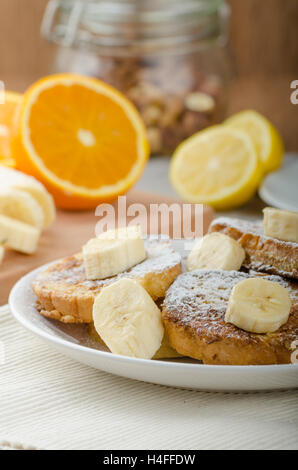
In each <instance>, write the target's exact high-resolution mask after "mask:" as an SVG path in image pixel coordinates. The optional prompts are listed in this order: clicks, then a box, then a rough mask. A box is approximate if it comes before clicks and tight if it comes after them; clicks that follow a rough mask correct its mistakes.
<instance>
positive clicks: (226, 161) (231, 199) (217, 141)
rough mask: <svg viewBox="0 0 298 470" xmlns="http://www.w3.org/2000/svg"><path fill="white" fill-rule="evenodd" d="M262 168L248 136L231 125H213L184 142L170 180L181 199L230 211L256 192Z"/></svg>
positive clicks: (174, 156)
mask: <svg viewBox="0 0 298 470" xmlns="http://www.w3.org/2000/svg"><path fill="white" fill-rule="evenodd" d="M261 176H262V167H261V164H260V160H259V158H258V155H257V151H256V148H255V146H254V144H253V142H252V141H251V139H250V138H249V136H248V135H247V134H246V133H245V132H242V131H240V130H238V129H234V128H232V127H229V126H213V127H211V128H209V129H207V130H204V131H201V132H199V133H197V134H195V135H194V136H192V137H191V138H189V139H187V140H186V141H184V142H183V143H182V144H181V145H180V146H179V147H178V148H177V150H176V151H175V153H174V155H173V158H172V160H171V165H170V174H169V177H170V181H171V183H172V185H173V187H174V188H175V189H176V191H177V192H178V193H179V194H180V196H181V197H182V199H183V200H184V201H187V202H192V203H204V204H209V205H211V206H212V207H214V208H215V209H220V210H223V209H230V208H233V207H238V206H240V205H242V204H244V203H245V202H247V201H248V200H249V199H250V198H251V197H252V196H253V195H254V193H255V192H256V189H257V187H258V184H259V182H260V179H261Z"/></svg>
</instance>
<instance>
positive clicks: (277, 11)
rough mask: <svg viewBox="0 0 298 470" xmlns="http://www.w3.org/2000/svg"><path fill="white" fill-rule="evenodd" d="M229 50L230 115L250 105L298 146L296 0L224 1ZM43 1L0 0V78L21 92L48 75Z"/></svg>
mask: <svg viewBox="0 0 298 470" xmlns="http://www.w3.org/2000/svg"><path fill="white" fill-rule="evenodd" d="M229 3H230V5H231V7H232V18H231V27H230V49H231V54H232V55H233V58H234V64H235V72H236V75H235V79H234V81H233V83H232V84H231V95H230V104H229V114H230V113H232V112H235V111H238V110H240V109H243V108H247V107H252V108H255V109H257V110H259V111H260V112H263V113H264V114H266V115H267V116H268V117H270V119H271V120H272V121H273V122H274V123H275V124H276V125H277V126H278V127H279V129H280V130H281V132H282V134H283V136H284V139H285V141H286V146H287V149H288V150H296V151H298V132H297V124H298V105H296V106H295V105H293V104H291V102H290V94H291V89H290V83H291V81H292V80H295V79H296V80H298V32H297V31H298V0H266V1H264V0H263V1H260V0H229ZM46 4H47V0H0V80H3V81H4V82H5V84H6V87H7V89H15V90H17V91H23V90H24V89H25V88H26V87H27V86H28V85H29V84H30V83H31V82H32V81H33V80H35V79H37V78H38V77H40V76H42V75H45V74H48V73H49V72H50V71H51V64H52V61H53V57H54V54H55V46H53V45H50V44H48V43H47V42H46V41H45V40H43V39H42V38H41V37H40V23H41V19H42V16H43V12H44V9H45V6H46Z"/></svg>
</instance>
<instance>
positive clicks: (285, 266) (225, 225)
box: [209, 217, 298, 279]
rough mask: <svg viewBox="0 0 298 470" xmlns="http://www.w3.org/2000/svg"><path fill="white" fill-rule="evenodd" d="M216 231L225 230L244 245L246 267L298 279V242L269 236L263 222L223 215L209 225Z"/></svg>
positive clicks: (244, 264)
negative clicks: (265, 231) (265, 233)
mask: <svg viewBox="0 0 298 470" xmlns="http://www.w3.org/2000/svg"><path fill="white" fill-rule="evenodd" d="M212 232H222V233H224V234H226V235H228V236H229V237H231V238H233V239H234V240H237V241H238V242H239V243H240V245H242V247H243V248H244V250H245V252H246V258H245V260H244V263H243V266H244V267H245V268H247V269H254V270H255V271H259V272H265V273H269V274H277V275H279V276H285V277H289V278H292V279H298V243H293V242H287V241H282V240H278V239H276V238H271V237H267V236H265V235H264V231H263V224H262V222H250V221H244V220H238V219H230V218H227V217H219V218H217V219H215V220H214V221H213V222H212V223H211V225H210V227H209V233H212Z"/></svg>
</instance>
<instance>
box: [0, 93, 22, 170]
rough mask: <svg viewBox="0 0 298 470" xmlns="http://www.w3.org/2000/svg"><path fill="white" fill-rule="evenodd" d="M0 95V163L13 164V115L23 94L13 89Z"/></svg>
mask: <svg viewBox="0 0 298 470" xmlns="http://www.w3.org/2000/svg"><path fill="white" fill-rule="evenodd" d="M3 98H4V99H3V100H2V96H0V164H1V165H6V166H12V167H13V166H15V160H14V158H13V155H12V148H11V139H12V134H13V127H14V125H15V115H16V112H17V109H18V107H19V105H20V103H21V101H22V98H23V95H21V94H20V93H16V92H13V91H5V92H3Z"/></svg>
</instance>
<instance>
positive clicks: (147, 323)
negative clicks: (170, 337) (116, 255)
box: [93, 278, 164, 359]
mask: <svg viewBox="0 0 298 470" xmlns="http://www.w3.org/2000/svg"><path fill="white" fill-rule="evenodd" d="M93 320H94V326H95V329H96V331H97V333H98V334H99V336H100V337H101V338H102V339H103V341H104V342H105V344H106V345H107V346H108V348H109V349H110V351H111V352H112V353H114V354H120V355H123V356H131V357H138V358H143V359H151V358H152V357H153V356H154V354H155V353H156V352H157V351H158V349H159V348H160V346H161V342H162V339H163V336H164V328H163V325H162V321H161V312H160V310H159V308H158V307H157V305H156V304H155V303H154V302H153V300H152V299H151V297H150V295H149V294H148V293H147V292H146V290H145V289H144V288H143V287H142V286H141V285H140V284H138V283H137V282H136V281H133V280H131V279H125V278H124V279H121V280H120V281H117V282H115V283H114V284H112V285H110V286H108V287H105V288H104V289H102V291H101V292H100V294H99V295H98V296H97V297H96V299H95V302H94V306H93Z"/></svg>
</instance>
